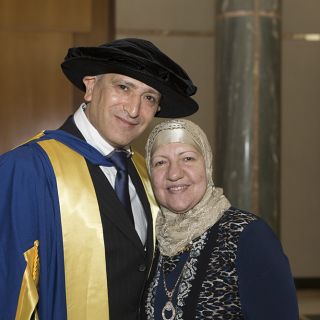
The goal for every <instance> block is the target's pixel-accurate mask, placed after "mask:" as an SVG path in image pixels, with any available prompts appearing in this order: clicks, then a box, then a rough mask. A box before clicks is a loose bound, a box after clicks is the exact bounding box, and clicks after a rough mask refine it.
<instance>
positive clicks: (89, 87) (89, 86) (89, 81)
mask: <svg viewBox="0 0 320 320" xmlns="http://www.w3.org/2000/svg"><path fill="white" fill-rule="evenodd" d="M82 81H83V83H84V85H85V87H86V93H85V94H84V100H85V101H87V102H90V101H91V98H92V91H93V87H94V85H95V83H96V81H97V78H96V77H95V76H85V77H84V78H83V79H82Z"/></svg>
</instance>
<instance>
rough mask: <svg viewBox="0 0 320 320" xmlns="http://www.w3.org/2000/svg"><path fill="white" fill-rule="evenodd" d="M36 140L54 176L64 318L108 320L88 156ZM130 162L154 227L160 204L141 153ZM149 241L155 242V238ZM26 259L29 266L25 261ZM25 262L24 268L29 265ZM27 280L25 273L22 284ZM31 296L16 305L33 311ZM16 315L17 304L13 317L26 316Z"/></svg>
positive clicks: (100, 236) (100, 234) (98, 222)
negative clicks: (62, 270) (62, 280)
mask: <svg viewBox="0 0 320 320" xmlns="http://www.w3.org/2000/svg"><path fill="white" fill-rule="evenodd" d="M38 144H39V145H40V146H41V147H42V148H43V149H44V151H45V152H46V153H47V155H48V157H49V159H50V161H51V164H52V166H53V170H54V173H55V176H56V181H57V188H58V195H59V202H60V214H61V224H62V234H63V247H64V257H65V282H66V299H67V316H68V319H70V320H76V319H83V318H85V319H101V320H108V319H109V305H108V289H107V288H108V286H107V275H106V258H107V257H105V247H104V239H103V231H102V224H101V218H100V211H99V206H98V202H97V198H96V194H95V190H94V186H93V183H92V180H91V177H90V174H89V170H88V168H87V164H86V161H85V159H84V158H83V157H82V156H81V155H80V154H78V153H77V152H75V151H73V150H72V149H70V148H69V147H67V146H65V145H64V144H62V143H60V142H58V141H56V140H43V141H39V142H38ZM133 162H134V164H135V167H136V169H137V171H138V173H139V176H140V177H141V180H142V182H143V185H144V188H145V191H146V194H147V197H148V200H149V202H150V207H151V212H152V216H153V231H154V226H155V223H154V222H155V218H156V215H157V213H158V210H159V207H158V206H157V203H156V201H155V199H154V196H153V193H152V189H151V185H150V182H149V179H148V174H147V171H146V168H145V164H144V159H143V157H142V156H141V155H140V154H139V153H137V152H134V155H133ZM88 213H90V214H88ZM75 217H76V218H75ZM154 234H155V233H154V232H153V235H154ZM154 237H155V236H154ZM153 240H154V241H155V238H153ZM39 245H41V244H39ZM27 263H28V265H29V262H28V261H27ZM28 265H27V268H26V270H27V269H28V268H30V266H29V267H28ZM79 279H81V281H79ZM27 280H28V278H26V277H25V275H24V277H23V283H25V282H26V281H27ZM21 288H23V284H22V287H21ZM36 295H37V293H36ZM36 298H37V297H36ZM20 300H22V301H23V303H22V302H21V301H20ZM35 301H36V302H37V299H36V300H35V298H33V299H27V298H26V295H25V294H24V295H23V296H22V294H21V292H20V296H19V303H20V305H24V306H25V305H29V308H28V309H29V310H30V308H31V307H32V306H33V310H34V308H35V304H36V303H35ZM20 309H21V307H20ZM18 314H19V307H18V309H17V315H16V319H27V318H23V317H22V316H21V317H18ZM20 314H21V312H20Z"/></svg>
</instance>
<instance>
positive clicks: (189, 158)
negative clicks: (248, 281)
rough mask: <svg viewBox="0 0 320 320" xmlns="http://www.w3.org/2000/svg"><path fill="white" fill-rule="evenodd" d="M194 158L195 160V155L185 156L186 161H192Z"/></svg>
mask: <svg viewBox="0 0 320 320" xmlns="http://www.w3.org/2000/svg"><path fill="white" fill-rule="evenodd" d="M192 160H194V158H193V157H190V156H188V157H185V158H184V161H186V162H187V161H192Z"/></svg>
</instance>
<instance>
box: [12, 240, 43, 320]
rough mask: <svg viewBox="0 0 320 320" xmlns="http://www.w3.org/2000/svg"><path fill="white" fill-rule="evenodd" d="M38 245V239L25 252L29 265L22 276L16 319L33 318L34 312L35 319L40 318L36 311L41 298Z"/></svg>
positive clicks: (25, 319) (26, 319)
mask: <svg viewBox="0 0 320 320" xmlns="http://www.w3.org/2000/svg"><path fill="white" fill-rule="evenodd" d="M38 247H39V241H38V240H36V241H35V242H34V246H33V247H32V248H31V249H29V250H27V251H26V252H25V253H24V254H23V255H24V258H25V260H26V262H27V266H26V269H25V271H24V274H23V278H22V284H21V289H20V294H19V300H18V307H17V312H16V320H20V319H21V320H28V319H30V318H31V316H32V314H33V313H35V319H38V315H37V311H36V306H37V303H38V300H39V295H38V288H37V287H38V282H39V273H40V261H39V253H38Z"/></svg>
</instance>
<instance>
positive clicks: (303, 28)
mask: <svg viewBox="0 0 320 320" xmlns="http://www.w3.org/2000/svg"><path fill="white" fill-rule="evenodd" d="M319 12H320V1H318V0H304V1H300V0H285V1H283V44H282V66H283V67H282V149H281V151H282V153H281V156H282V167H281V168H282V175H281V182H282V186H281V192H282V196H281V202H282V204H281V212H282V219H281V222H282V229H281V230H282V241H283V244H284V246H285V249H286V251H287V253H288V256H289V257H290V260H291V263H292V267H293V272H294V274H295V275H296V276H297V277H318V278H319V277H320V232H319V226H320V214H319V208H320V165H319V164H320V108H319V106H320V41H319V40H320V19H319ZM310 34H316V36H315V37H314V38H315V40H317V36H318V41H306V40H304V39H303V38H304V36H306V35H309V36H310ZM311 39H312V37H311Z"/></svg>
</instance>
